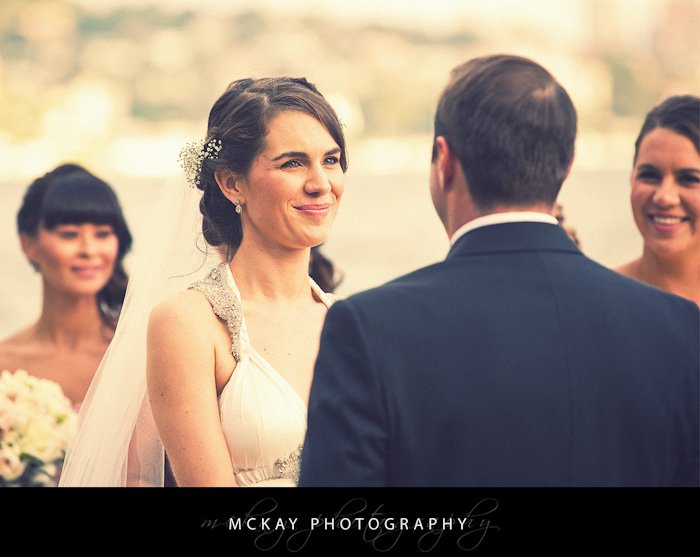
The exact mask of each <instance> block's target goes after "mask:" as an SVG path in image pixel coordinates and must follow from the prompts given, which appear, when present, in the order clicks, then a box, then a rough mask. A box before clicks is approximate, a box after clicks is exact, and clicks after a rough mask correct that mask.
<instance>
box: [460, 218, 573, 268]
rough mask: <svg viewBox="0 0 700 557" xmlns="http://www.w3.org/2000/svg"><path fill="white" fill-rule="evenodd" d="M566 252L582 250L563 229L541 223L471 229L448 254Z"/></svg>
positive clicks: (507, 224) (513, 223)
mask: <svg viewBox="0 0 700 557" xmlns="http://www.w3.org/2000/svg"><path fill="white" fill-rule="evenodd" d="M543 250H544V251H565V252H571V253H581V252H580V250H579V249H578V248H577V247H576V244H574V243H573V242H572V241H571V239H570V238H569V236H568V235H567V234H566V232H565V231H564V229H563V228H561V227H560V226H557V225H555V224H546V223H538V222H511V223H505V224H493V225H490V226H484V227H481V228H477V229H475V230H472V231H471V232H468V233H467V234H465V235H464V236H462V237H461V238H459V239H458V240H457V241H456V242H455V244H454V245H453V246H452V249H451V250H450V251H449V253H448V254H447V257H448V259H449V258H450V257H454V256H458V255H470V254H484V253H494V252H517V251H543Z"/></svg>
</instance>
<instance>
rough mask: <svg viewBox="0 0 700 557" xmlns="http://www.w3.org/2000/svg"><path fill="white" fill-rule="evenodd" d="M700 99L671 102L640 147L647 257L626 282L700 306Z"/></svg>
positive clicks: (638, 192) (638, 186) (635, 205)
mask: <svg viewBox="0 0 700 557" xmlns="http://www.w3.org/2000/svg"><path fill="white" fill-rule="evenodd" d="M699 128H700V98H699V97H696V96H693V95H683V96H675V97H670V98H668V99H666V100H665V101H663V102H662V103H661V104H659V105H658V106H656V107H654V109H653V110H651V111H650V112H649V114H647V117H646V119H645V120H644V124H643V125H642V129H641V131H640V132H639V136H638V137H637V141H636V142H635V145H634V161H633V163H634V166H633V169H632V178H631V182H632V193H631V204H632V213H633V215H634V220H635V223H636V224H637V228H638V229H639V232H640V233H641V235H642V238H643V240H644V249H643V251H642V255H641V256H640V257H638V258H637V259H635V260H634V261H631V262H630V263H627V264H626V265H623V266H622V267H620V268H618V269H617V271H618V272H619V273H621V274H623V275H625V276H628V277H630V278H633V279H636V280H639V281H641V282H646V283H647V284H651V285H652V286H656V287H657V288H661V289H663V290H667V291H669V292H672V293H674V294H677V295H679V296H682V297H684V298H687V299H689V300H691V301H693V302H695V303H696V304H697V305H699V306H700V133H699V131H698V129H699Z"/></svg>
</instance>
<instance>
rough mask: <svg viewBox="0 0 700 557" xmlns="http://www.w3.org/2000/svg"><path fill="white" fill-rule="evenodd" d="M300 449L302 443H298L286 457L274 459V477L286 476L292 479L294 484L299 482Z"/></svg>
mask: <svg viewBox="0 0 700 557" xmlns="http://www.w3.org/2000/svg"><path fill="white" fill-rule="evenodd" d="M302 449H303V445H299V447H297V450H296V451H294V452H293V453H292V454H290V455H289V456H288V457H287V458H280V459H278V460H276V461H275V475H274V478H287V479H289V480H294V483H295V484H298V483H299V472H301V453H302Z"/></svg>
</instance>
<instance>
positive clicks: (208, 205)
mask: <svg viewBox="0 0 700 557" xmlns="http://www.w3.org/2000/svg"><path fill="white" fill-rule="evenodd" d="M286 111H298V112H304V113H306V114H309V115H310V116H313V117H314V118H316V119H317V120H318V121H319V122H320V123H321V124H322V125H323V127H324V128H326V130H327V131H328V133H329V134H330V135H331V137H332V138H333V139H334V141H335V142H336V143H337V144H338V147H340V152H341V154H340V166H341V168H342V169H343V172H345V170H347V166H348V163H347V155H346V152H345V137H344V135H343V130H342V126H341V124H340V121H339V120H338V116H337V115H336V113H335V111H334V110H333V108H332V107H331V105H330V104H328V101H326V99H325V98H324V97H323V95H321V93H320V92H319V91H318V89H316V87H315V86H314V85H313V84H312V83H309V82H308V81H307V80H306V79H304V78H292V77H267V78H260V79H240V80H238V81H234V82H233V83H231V84H230V85H229V86H228V87H227V88H226V91H225V92H224V94H223V95H221V97H219V99H218V100H217V101H216V103H214V106H213V107H212V109H211V112H210V113H209V122H208V126H207V135H206V139H205V142H206V143H208V142H209V141H212V140H219V141H221V150H220V151H219V152H218V153H217V154H216V155H215V156H213V157H211V158H210V157H207V158H204V160H203V161H202V166H201V170H200V174H199V182H198V184H197V187H198V188H199V189H201V190H202V191H203V192H204V193H203V195H202V199H201V201H200V203H199V209H200V211H201V213H202V216H203V223H202V232H203V233H204V238H205V240H206V241H207V243H209V244H210V245H212V246H225V247H226V254H227V257H228V259H229V260H230V259H231V258H232V257H233V255H234V254H235V252H236V250H237V249H238V246H240V244H241V240H242V239H243V229H242V227H241V218H240V215H238V214H236V212H235V211H234V210H233V205H232V203H231V202H230V201H229V200H228V199H227V198H226V197H225V196H224V194H223V193H221V190H220V189H219V186H218V185H217V183H216V179H215V177H214V173H215V172H216V170H217V169H228V170H231V171H232V172H234V173H235V174H238V175H240V176H245V175H247V173H248V172H249V170H250V167H251V165H252V163H253V161H254V160H255V157H256V156H257V155H258V154H259V153H260V152H261V151H262V150H263V148H264V144H265V136H266V135H267V130H268V123H269V122H270V121H271V120H272V119H273V118H274V117H275V116H277V115H278V114H280V113H282V112H286Z"/></svg>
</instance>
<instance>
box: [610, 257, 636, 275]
mask: <svg viewBox="0 0 700 557" xmlns="http://www.w3.org/2000/svg"><path fill="white" fill-rule="evenodd" d="M638 268H639V259H635V260H634V261H630V262H629V263H625V264H624V265H620V266H619V267H615V269H614V271H615V272H617V273H620V274H621V275H624V276H626V277H629V278H634V279H636V278H639V272H638Z"/></svg>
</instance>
